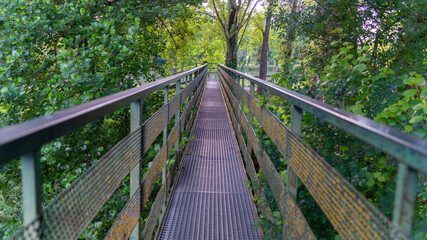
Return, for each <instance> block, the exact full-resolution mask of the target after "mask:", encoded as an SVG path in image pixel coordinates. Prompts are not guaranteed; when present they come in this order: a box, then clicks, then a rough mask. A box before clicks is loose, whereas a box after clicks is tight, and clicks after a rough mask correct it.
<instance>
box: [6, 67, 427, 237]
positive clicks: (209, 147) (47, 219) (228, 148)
mask: <svg viewBox="0 0 427 240" xmlns="http://www.w3.org/2000/svg"><path fill="white" fill-rule="evenodd" d="M209 74H211V75H213V76H214V77H215V78H208V75H209ZM248 85H249V91H248V90H246V88H245V87H246V86H248ZM257 86H261V87H263V88H264V89H265V91H266V92H267V93H268V94H273V95H276V96H277V97H280V98H282V99H283V101H288V102H289V103H290V104H291V105H292V113H291V125H290V127H289V128H288V127H286V126H285V125H284V124H283V122H282V121H281V120H280V119H278V118H277V117H276V116H275V115H274V114H273V113H272V112H270V111H269V110H268V109H267V108H266V107H265V106H264V105H262V101H261V100H259V99H258V98H257V97H256V96H255V94H254V92H255V88H256V87H257ZM169 91H173V92H174V94H173V97H172V98H171V99H170V98H169ZM150 94H164V105H163V107H161V108H159V109H158V110H157V111H156V112H155V113H153V114H152V115H151V116H150V117H149V118H148V119H147V120H145V121H144V122H143V121H142V119H143V118H142V114H143V112H142V109H143V107H142V105H143V104H146V103H145V102H144V99H145V98H146V97H147V96H149V95H150ZM148 104H150V103H148ZM126 106H129V107H130V121H131V124H130V133H129V135H127V136H126V137H125V138H123V139H122V140H121V141H120V142H119V143H117V144H116V145H115V146H114V147H113V148H112V149H110V150H109V152H108V153H107V154H105V155H104V156H103V157H101V159H99V160H98V161H97V162H96V163H94V164H93V165H92V166H91V167H90V168H89V169H88V170H87V171H86V172H85V173H84V174H83V175H81V176H80V177H79V178H78V179H77V180H75V181H74V183H73V184H72V185H71V186H70V187H69V188H68V189H66V190H64V191H63V192H62V193H61V194H60V195H58V196H57V197H56V198H55V199H54V200H52V201H51V202H50V203H49V205H47V206H46V207H44V208H42V205H41V189H42V187H41V178H42V177H43V176H41V170H40V169H41V165H40V148H41V147H42V145H43V144H46V143H49V142H51V141H53V140H55V139H56V138H58V137H61V136H64V135H65V134H67V133H70V132H72V131H74V130H76V129H78V128H80V127H83V126H85V125H86V124H87V123H90V122H93V121H95V120H98V119H101V118H103V117H104V116H107V115H108V114H110V113H113V112H114V111H116V110H118V109H121V108H124V107H126ZM303 113H304V114H312V115H314V116H315V117H317V118H319V119H322V120H324V121H326V122H328V123H330V124H332V125H334V126H335V127H338V128H340V129H342V130H343V131H345V132H347V133H349V134H351V135H353V136H355V137H356V138H359V139H361V140H363V141H364V142H366V143H367V144H369V145H371V146H373V147H375V148H377V149H379V150H381V151H383V152H386V153H387V154H389V155H390V156H393V157H394V158H395V159H396V160H397V161H398V162H399V171H398V174H397V176H396V178H397V182H396V191H395V200H394V212H393V218H392V219H388V218H387V217H386V216H384V214H383V213H382V212H380V211H379V210H378V209H377V208H376V207H375V206H374V205H373V204H372V203H371V202H370V201H369V200H367V199H366V198H365V197H364V196H363V195H362V194H360V193H359V192H358V191H357V189H356V188H355V187H354V186H353V185H352V184H351V183H349V182H348V181H347V180H346V179H345V178H344V177H343V176H341V175H340V174H339V173H338V172H337V171H336V170H335V169H334V168H333V166H331V165H329V164H328V162H327V161H326V160H325V159H323V158H322V157H321V156H320V155H319V154H318V153H316V152H315V151H314V150H313V149H312V148H311V147H310V146H308V145H307V144H306V143H305V142H304V141H303V140H302V139H301V138H300V134H301V129H302V127H303V126H302V115H303ZM255 120H256V121H255ZM255 122H256V123H257V124H259V125H260V126H262V129H263V131H264V132H265V133H266V134H267V135H268V137H269V138H270V139H271V141H272V142H273V143H274V144H275V146H276V148H277V149H278V150H279V152H280V153H281V155H282V156H283V158H284V159H285V160H286V162H287V174H288V175H287V181H286V183H284V182H283V181H282V178H281V177H280V175H279V173H278V172H277V170H276V168H275V166H274V164H273V162H272V161H271V159H270V157H269V155H268V153H267V152H266V151H265V150H264V148H263V147H262V144H261V142H260V141H261V140H260V139H258V137H257V135H256V134H255V131H254V124H255ZM169 123H171V124H169ZM171 126H173V127H171ZM183 130H185V131H187V132H191V136H194V137H195V138H194V139H193V140H191V141H190V142H189V144H187V146H186V147H185V148H182V147H180V144H179V142H180V139H182V138H183V137H184V134H183ZM161 136H163V139H162V140H163V141H162V147H161V148H160V150H158V152H157V154H156V156H155V157H154V159H153V160H152V162H151V163H150V164H149V165H148V166H149V167H148V170H147V172H142V169H143V168H144V167H147V165H145V164H146V163H145V162H144V161H143V160H144V155H145V154H146V153H147V150H148V149H149V147H150V146H151V145H152V144H153V143H154V142H156V141H157V143H158V141H159V140H158V138H160V137H161ZM156 139H157V140H156ZM17 157H20V159H21V163H22V172H23V174H22V176H23V177H22V188H23V206H24V209H23V210H24V211H23V217H24V221H23V225H24V227H23V228H22V229H21V230H20V231H19V232H17V233H16V234H15V235H14V236H13V237H12V239H78V238H79V237H80V236H81V235H82V233H83V231H84V230H85V229H86V228H87V227H88V226H89V225H90V224H91V222H92V220H93V219H94V218H95V217H96V216H97V214H98V212H99V211H100V210H101V209H102V208H103V206H104V205H105V203H106V202H107V201H109V199H110V198H111V197H112V195H113V193H114V192H115V191H116V190H117V188H119V187H120V186H121V184H122V183H123V181H124V179H125V178H126V177H127V176H129V175H130V196H129V200H128V202H127V204H126V205H125V206H124V207H123V209H121V211H120V213H118V216H117V218H116V220H115V221H114V223H113V224H112V227H111V228H110V230H109V231H108V233H107V234H106V236H105V239H129V238H130V239H153V238H155V239H260V238H261V237H262V236H263V231H264V229H262V226H260V227H259V228H255V226H254V222H255V221H256V220H257V219H258V218H259V216H261V217H264V218H267V219H270V218H271V217H272V210H271V209H270V208H269V206H267V205H266V204H265V199H266V198H267V196H266V195H265V194H264V191H263V188H256V187H253V186H256V185H257V184H259V183H260V180H259V179H258V176H259V175H258V173H260V172H261V171H262V173H263V175H264V176H265V181H266V184H267V185H268V187H269V188H270V189H271V192H272V194H273V197H272V198H273V199H270V200H272V201H274V202H275V203H276V205H277V210H278V211H279V212H280V214H281V216H282V217H283V219H284V221H283V222H284V225H283V239H316V236H315V235H314V234H313V232H312V231H311V228H310V226H309V224H308V223H307V221H306V220H305V217H304V215H303V214H302V212H301V210H300V209H299V207H298V205H297V204H296V203H297V200H298V197H297V186H298V185H297V182H298V181H300V182H301V183H302V184H303V185H304V186H305V188H306V189H307V190H308V192H309V193H310V194H311V196H312V197H313V199H314V200H315V201H316V203H317V205H318V207H319V208H320V209H321V210H322V211H323V212H324V213H325V215H326V217H327V218H328V219H329V221H330V223H331V224H332V225H333V227H334V229H335V230H336V231H337V233H338V234H339V235H340V236H341V237H342V238H343V239H409V238H410V231H411V224H412V215H413V204H414V200H415V187H416V181H417V178H418V174H427V141H425V140H423V139H419V138H416V137H414V136H412V135H408V134H406V133H403V132H400V131H398V130H396V129H393V128H391V127H388V126H385V125H383V124H380V123H377V122H375V121H372V120H370V119H368V118H365V117H362V116H358V115H355V114H352V113H349V112H346V111H344V110H341V109H338V108H335V107H332V106H329V105H327V104H324V103H321V102H319V101H317V100H315V99H311V98H309V97H306V96H303V95H301V94H298V93H295V92H292V91H289V90H287V89H284V88H282V87H280V86H277V85H275V84H272V83H269V82H265V81H263V80H260V79H258V78H255V77H252V76H249V75H247V74H244V73H241V72H239V71H237V70H234V69H231V68H228V67H225V66H223V65H220V64H219V65H212V64H205V65H202V66H196V67H195V68H193V69H189V70H186V71H184V72H182V73H178V74H175V75H173V76H170V77H167V78H163V79H159V80H157V81H155V82H152V83H149V84H145V85H142V86H139V87H135V88H132V89H129V90H126V91H123V92H119V93H116V94H113V95H110V96H107V97H104V98H101V99H97V100H94V101H91V102H89V103H86V104H82V105H79V106H76V107H73V108H70V109H67V110H64V111H61V112H57V113H54V114H52V115H49V116H45V117H41V118H37V119H34V120H31V121H28V122H25V123H23V124H19V125H16V126H11V127H8V128H4V129H1V130H0V164H2V165H4V164H7V163H9V162H10V161H11V160H12V159H15V158H17ZM143 165H144V166H143ZM298 179H299V180H298ZM247 180H250V183H251V186H252V188H251V189H250V190H249V188H248V186H247V185H246V183H247V182H249V181H247ZM156 182H160V183H161V187H160V190H158V191H156V192H153V189H156V188H155V184H156ZM157 189H158V188H157ZM253 197H254V198H255V197H256V198H257V199H260V200H261V201H256V204H255V203H253V201H252V198H253ZM148 203H150V204H148ZM148 206H150V208H149V215H148V216H145V217H144V218H142V217H141V215H142V212H143V210H144V209H145V208H147V207H148Z"/></svg>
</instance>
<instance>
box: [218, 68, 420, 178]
mask: <svg viewBox="0 0 427 240" xmlns="http://www.w3.org/2000/svg"><path fill="white" fill-rule="evenodd" d="M219 68H221V69H224V70H228V71H230V72H232V73H236V74H239V75H240V76H241V77H244V78H245V79H247V80H249V81H250V82H253V83H254V84H257V85H259V86H262V87H263V88H264V89H267V90H269V91H270V92H271V93H273V94H275V95H276V96H279V97H281V98H283V99H284V100H286V101H288V102H290V103H291V104H293V105H295V106H297V107H299V108H301V109H302V110H304V111H305V112H308V113H310V114H313V115H315V116H316V117H318V118H319V119H322V120H324V121H326V122H329V123H331V124H332V125H334V126H336V127H338V128H340V129H342V130H343V131H345V132H347V133H350V134H352V135H353V136H355V137H357V138H359V139H361V140H362V141H365V142H366V143H368V144H370V145H372V146H374V147H376V148H378V149H379V150H381V151H384V152H386V153H389V154H390V155H392V156H394V157H395V158H396V159H397V160H399V161H400V162H403V163H405V164H407V165H409V166H410V167H412V168H413V169H415V170H417V171H419V172H422V173H423V174H427V141H426V140H423V139H421V138H417V137H415V136H412V135H410V134H407V133H403V132H401V131H399V130H397V129H394V128H392V127H389V126H386V125H384V124H381V123H378V122H375V121H373V120H371V119H369V118H366V117H363V116H359V115H357V114H353V113H350V112H347V111H344V110H342V109H338V108H336V107H333V106H330V105H327V104H325V103H322V102H320V101H318V100H315V99H312V98H310V97H307V96H304V95H302V94H299V93H296V92H293V91H290V90H288V89H285V88H283V87H280V86H277V85H275V84H273V83H270V82H267V81H264V80H261V79H259V78H256V77H253V76H250V75H248V74H245V73H242V72H239V71H237V70H234V69H232V68H229V67H226V66H224V65H221V64H219Z"/></svg>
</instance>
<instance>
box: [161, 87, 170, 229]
mask: <svg viewBox="0 0 427 240" xmlns="http://www.w3.org/2000/svg"><path fill="white" fill-rule="evenodd" d="M168 104H169V85H168V86H166V87H165V88H164V96H163V106H165V105H168ZM167 112H168V119H169V106H168V110H167ZM165 144H168V126H167V125H166V127H165V128H164V129H163V146H164V145H165ZM166 148H168V146H166ZM165 184H167V181H166V165H165V166H164V167H163V168H162V185H163V186H164V185H165ZM165 211H166V204H164V205H163V206H162V211H161V214H160V216H159V221H160V222H162V218H163V214H164V213H165Z"/></svg>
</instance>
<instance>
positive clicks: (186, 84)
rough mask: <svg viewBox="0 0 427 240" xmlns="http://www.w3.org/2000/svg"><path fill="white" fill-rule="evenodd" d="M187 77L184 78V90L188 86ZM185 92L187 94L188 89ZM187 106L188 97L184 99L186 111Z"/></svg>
mask: <svg viewBox="0 0 427 240" xmlns="http://www.w3.org/2000/svg"><path fill="white" fill-rule="evenodd" d="M189 77H190V76H185V88H187V86H188V79H189ZM186 91H187V92H188V89H186ZM187 104H188V96H187V97H186V98H185V102H184V109H187Z"/></svg>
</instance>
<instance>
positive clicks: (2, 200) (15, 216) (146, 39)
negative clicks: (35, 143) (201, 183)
mask: <svg viewBox="0 0 427 240" xmlns="http://www.w3.org/2000/svg"><path fill="white" fill-rule="evenodd" d="M200 2H201V1H198V0H186V1H177V0H167V1H155V2H153V1H148V0H142V1H133V0H131V1H115V0H100V1H95V0H87V1H74V0H72V1H56V0H54V1H47V0H31V1H20V0H3V1H0V46H1V51H0V127H5V126H8V125H12V124H17V123H20V122H23V121H26V120H29V119H32V118H35V117H39V116H43V115H48V114H50V113H52V112H55V111H59V110H62V109H65V108H70V107H73V106H76V105H78V104H81V103H84V102H88V101H90V100H93V99H95V98H100V97H103V96H106V95H110V94H112V93H116V92H119V91H122V90H125V89H128V88H131V87H133V86H135V85H136V81H135V80H136V78H137V77H138V76H140V75H145V76H147V77H148V79H149V80H153V76H152V74H151V70H162V69H163V68H164V64H163V62H162V61H156V60H157V59H160V58H161V57H162V54H164V51H165V49H166V47H165V45H166V43H165V40H166V39H167V37H168V36H167V35H166V34H165V33H164V31H162V29H164V26H163V25H162V22H165V23H168V22H169V21H170V22H173V21H177V22H179V23H180V24H179V25H178V26H176V27H175V28H174V29H170V30H171V31H173V32H180V31H181V32H183V33H186V32H187V29H186V28H187V25H186V21H187V20H189V19H190V18H189V17H188V15H187V13H188V9H189V8H191V7H192V6H195V5H198V4H199V3H200ZM177 28H181V30H180V29H177ZM157 95H160V96H159V98H155V97H157V96H154V97H152V96H150V97H149V98H148V100H149V101H151V102H154V103H155V104H154V105H155V106H154V107H153V108H151V109H150V110H153V109H154V110H155V109H156V107H157V106H162V105H163V104H162V102H163V96H161V93H158V94H157ZM150 105H151V106H152V105H153V104H150ZM144 113H147V116H148V115H149V112H148V110H147V111H145V110H144ZM128 132H129V109H127V108H123V109H121V110H119V111H116V112H115V113H113V114H111V115H108V116H106V117H105V118H104V119H101V120H98V121H95V122H93V123H90V124H88V125H86V126H85V127H83V128H82V129H79V130H77V131H74V132H73V133H71V134H68V135H67V136H64V137H62V138H59V139H56V140H55V141H53V142H51V143H49V144H46V145H44V146H43V147H42V148H41V168H42V169H41V171H42V176H43V177H42V181H43V194H42V198H43V199H42V201H43V205H44V206H46V205H47V204H48V203H49V202H50V201H51V200H52V199H53V198H55V197H56V196H57V195H58V194H59V193H60V192H61V191H62V190H63V189H65V188H67V187H68V186H69V185H70V184H72V182H73V181H74V180H75V179H76V178H77V177H78V176H80V174H82V173H83V172H85V170H86V169H87V168H89V167H90V166H91V165H92V164H93V163H94V162H96V161H97V160H98V159H99V158H100V156H102V155H103V154H105V153H106V152H107V151H108V150H109V149H110V148H111V147H112V146H114V144H115V143H117V142H118V141H120V140H121V139H122V138H123V137H124V136H126V135H127V134H128ZM147 155H148V154H147ZM20 180H21V179H20V165H19V161H12V162H11V163H10V164H7V165H6V166H2V168H1V170H0V186H1V187H0V206H1V209H0V218H1V221H0V238H6V239H8V238H10V236H11V235H12V234H13V233H14V231H16V230H17V229H18V228H19V227H20V225H21V224H22V222H21V215H22V211H21V210H22V201H21V199H20V195H21V189H20V188H21V183H20ZM127 186H128V184H123V186H122V187H121V188H120V189H119V191H118V192H117V193H115V195H114V196H113V197H112V199H111V201H109V203H107V204H106V206H105V207H104V210H103V211H101V212H100V213H99V216H98V217H97V218H96V219H95V220H94V222H93V224H91V225H90V226H89V227H88V231H87V232H85V233H84V236H83V237H82V238H87V239H90V238H92V239H100V238H103V234H105V233H106V231H107V230H108V227H109V226H110V225H111V224H112V222H113V221H114V218H115V216H117V211H116V210H113V209H121V208H122V207H123V206H124V204H125V202H126V199H127V198H128V197H129V194H128V191H129V189H126V187H127ZM98 221H99V222H98Z"/></svg>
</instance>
